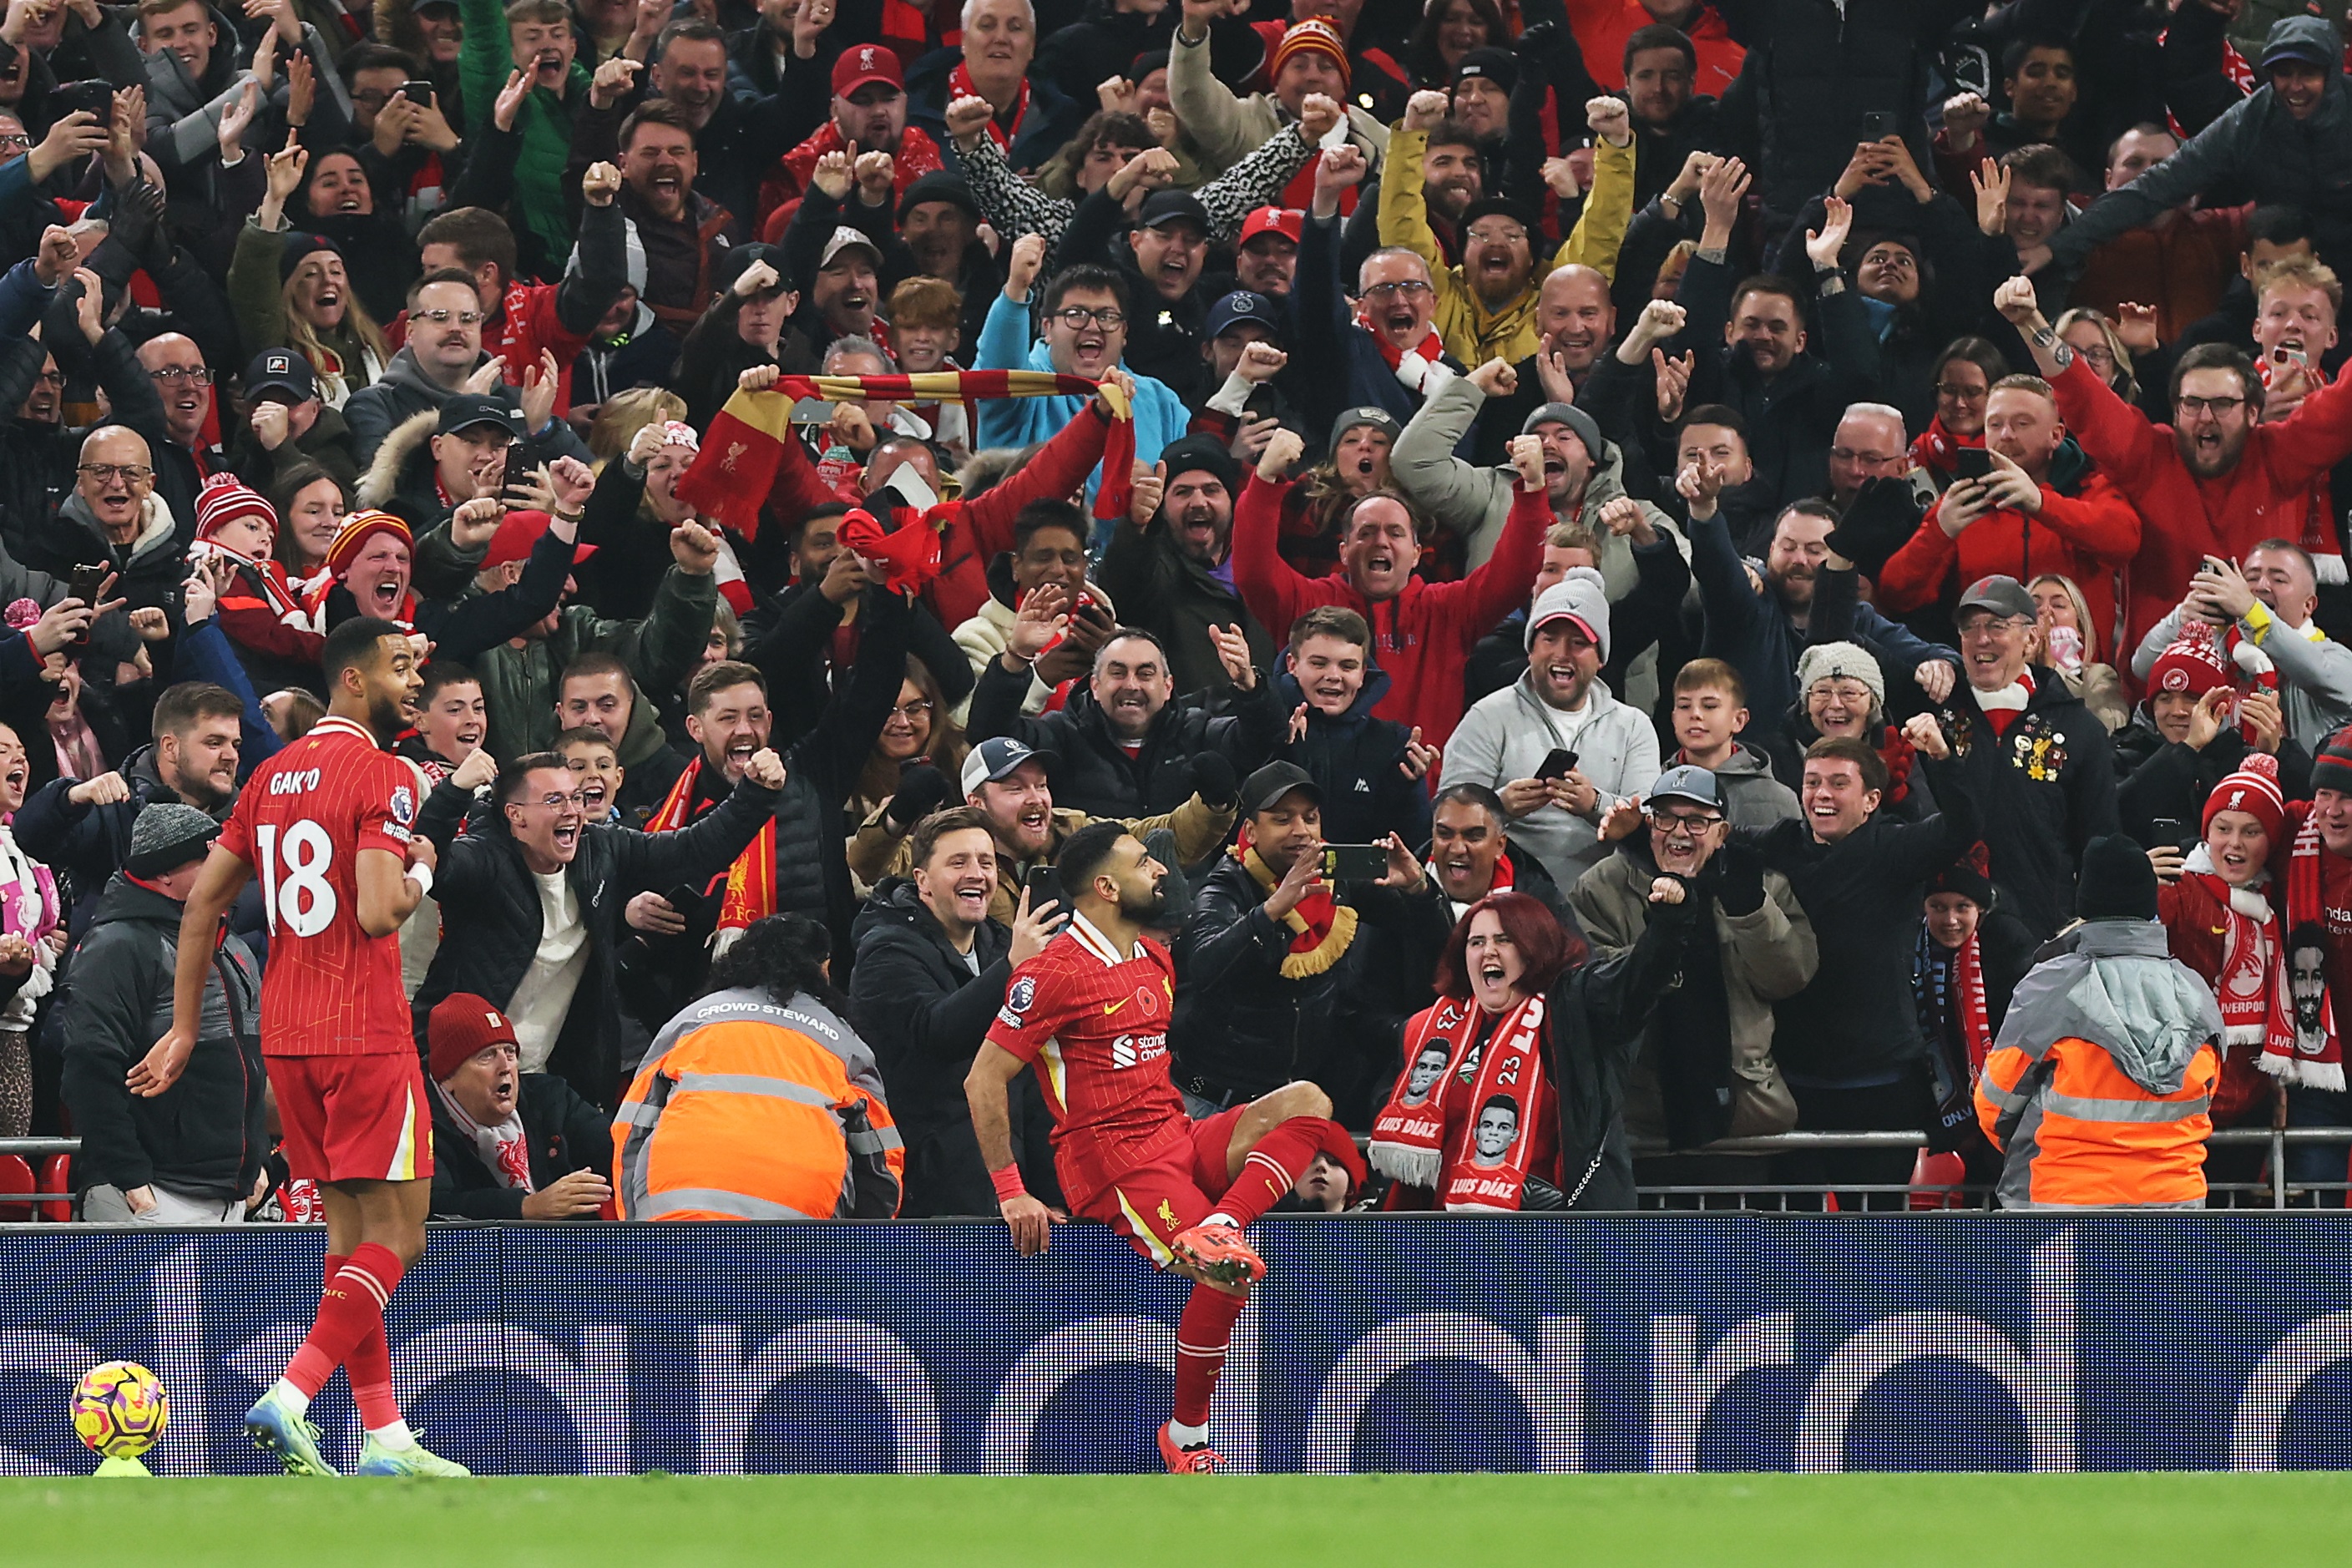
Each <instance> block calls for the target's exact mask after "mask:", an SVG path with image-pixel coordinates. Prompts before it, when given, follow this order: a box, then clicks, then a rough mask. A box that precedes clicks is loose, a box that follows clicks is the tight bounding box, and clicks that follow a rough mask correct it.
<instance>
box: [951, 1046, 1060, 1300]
mask: <svg viewBox="0 0 2352 1568" xmlns="http://www.w3.org/2000/svg"><path fill="white" fill-rule="evenodd" d="M1028 1065H1029V1064H1028V1063H1026V1062H1024V1061H1023V1060H1022V1059H1021V1058H1019V1057H1016V1056H1014V1055H1013V1053H1012V1052H1011V1051H1008V1050H1006V1049H1005V1048H1004V1047H1003V1046H1000V1045H998V1044H997V1043H996V1042H995V1041H993V1040H983V1041H982V1042H981V1046H980V1050H979V1052H978V1053H977V1054H976V1055H975V1056H973V1058H971V1073H970V1074H969V1075H968V1076H966V1078H965V1079H964V1080H963V1097H964V1101H965V1103H966V1104H968V1105H970V1106H971V1130H972V1134H973V1136H974V1137H975V1138H976V1139H978V1141H979V1142H980V1158H981V1163H982V1164H984V1165H986V1166H987V1167H988V1169H989V1173H990V1174H991V1175H992V1176H998V1177H1000V1182H999V1186H998V1196H997V1211H998V1212H999V1213H1001V1214H1002V1215H1004V1223H1005V1224H1006V1225H1007V1226H1010V1227H1011V1228H1012V1231H1013V1247H1014V1248H1015V1249H1016V1250H1018V1251H1019V1252H1020V1254H1021V1255H1022V1256H1023V1257H1024V1258H1031V1257H1034V1256H1035V1255H1036V1254H1038V1253H1040V1252H1043V1251H1045V1243H1046V1239H1047V1236H1048V1234H1049V1231H1050V1227H1051V1224H1052V1220H1053V1213H1052V1211H1051V1210H1049V1209H1047V1208H1046V1206H1045V1205H1044V1204H1042V1203H1040V1202H1038V1201H1037V1200H1036V1199H1035V1198H1034V1197H1032V1196H1030V1195H1029V1194H1027V1193H1025V1192H1023V1191H1021V1190H1019V1184H1020V1180H1021V1173H1020V1170H1019V1168H1018V1167H1017V1166H1016V1165H1015V1164H1014V1163H1013V1113H1012V1110H1011V1108H1010V1105H1009V1103H1008V1099H1007V1093H1006V1091H1007V1090H1008V1089H1010V1087H1011V1085H1012V1083H1013V1079H1014V1078H1015V1077H1016V1076H1017V1075H1019V1073H1020V1072H1021V1071H1022V1069H1023V1068H1026V1067H1027V1066H1028ZM1005 1173H1009V1175H1010V1180H1011V1184H1012V1185H1013V1191H1011V1192H1009V1193H1008V1192H1006V1191H1005V1190H1004V1184H1003V1180H1002V1178H1003V1175H1004V1174H1005Z"/></svg>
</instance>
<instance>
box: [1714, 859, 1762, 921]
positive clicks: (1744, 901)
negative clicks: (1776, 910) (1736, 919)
mask: <svg viewBox="0 0 2352 1568" xmlns="http://www.w3.org/2000/svg"><path fill="white" fill-rule="evenodd" d="M1707 870H1708V871H1709V872H1710V873H1711V874H1712V876H1711V879H1712V880H1713V881H1714V883H1715V903H1716V907H1717V909H1719V910H1722V911H1723V912H1724V913H1725V914H1727V915H1752V914H1754V913H1755V912H1756V911H1757V910H1760V909H1762V908H1763V907H1764V862H1763V860H1762V858H1760V857H1759V856H1758V855H1757V853H1756V852H1755V851H1754V850H1752V849H1745V848H1742V847H1739V846H1738V845H1736V844H1727V845H1725V846H1724V847H1722V848H1720V849H1718V850H1717V851H1716V852H1715V858H1713V859H1712V860H1710V861H1709V862H1708V863H1707Z"/></svg>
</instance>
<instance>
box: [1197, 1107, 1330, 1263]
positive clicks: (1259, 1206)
mask: <svg viewBox="0 0 2352 1568" xmlns="http://www.w3.org/2000/svg"><path fill="white" fill-rule="evenodd" d="M1330 1115H1331V1099H1330V1096H1328V1095H1327V1094H1325V1093H1324V1092H1323V1091H1322V1090H1321V1089H1318V1088H1317V1087H1316V1086H1315V1085H1313V1084H1311V1083H1286V1084H1285V1085H1283V1086H1282V1087H1281V1088H1280V1089H1276V1090H1274V1091H1273V1092H1272V1093H1270V1094H1265V1095H1261V1096H1260V1097H1259V1098H1258V1099H1256V1100H1253V1101H1251V1102H1250V1103H1249V1104H1248V1105H1246V1106H1244V1107H1242V1108H1240V1110H1239V1113H1238V1114H1236V1113H1235V1112H1233V1111H1228V1112H1226V1113H1225V1114H1224V1115H1223V1116H1216V1117H1212V1118H1210V1119H1209V1121H1206V1122H1203V1123H1202V1133H1203V1134H1204V1135H1205V1136H1207V1137H1208V1138H1209V1139H1210V1140H1211V1141H1212V1142H1217V1141H1220V1140H1221V1141H1222V1142H1223V1149H1222V1150H1220V1149H1217V1148H1214V1147H1212V1148H1210V1149H1208V1150H1205V1151H1203V1157H1202V1158H1201V1159H1200V1160H1198V1161H1196V1167H1197V1168H1198V1173H1199V1176H1200V1179H1201V1180H1202V1183H1203V1184H1208V1183H1213V1182H1216V1181H1219V1180H1222V1181H1223V1187H1222V1188H1219V1187H1215V1186H1211V1187H1209V1190H1210V1191H1211V1192H1213V1193H1215V1194H1216V1203H1217V1206H1216V1209H1215V1211H1214V1212H1213V1213H1212V1214H1211V1215H1209V1216H1208V1217H1207V1218H1206V1219H1204V1220H1202V1222H1201V1223H1200V1224H1199V1225H1197V1226H1192V1228H1191V1229H1189V1230H1186V1231H1185V1232H1184V1233H1183V1234H1182V1235H1181V1236H1179V1237H1176V1238H1175V1240H1174V1241H1173V1242H1171V1244H1170V1245H1171V1249H1172V1250H1173V1251H1174V1252H1175V1254H1176V1256H1177V1257H1178V1258H1181V1259H1183V1260H1184V1261H1186V1262H1188V1263H1190V1264H1192V1265H1193V1266H1194V1267H1195V1268H1198V1269H1199V1270H1200V1277H1201V1278H1202V1279H1214V1280H1217V1281H1220V1282H1222V1283H1224V1284H1228V1285H1241V1284H1251V1283H1255V1281H1257V1280H1259V1279H1263V1278H1265V1261H1264V1260H1263V1259H1261V1258H1259V1257H1258V1255H1257V1250H1256V1248H1255V1247H1251V1246H1250V1244H1249V1242H1248V1240H1247V1239H1246V1238H1244V1236H1243V1235H1242V1233H1243V1232H1244V1230H1247V1229H1248V1228H1249V1227H1250V1226H1252V1225H1254V1224H1255V1223H1256V1222H1257V1220H1258V1219H1259V1218H1260V1217H1262V1216H1263V1215H1265V1212H1266V1210H1268V1209H1270V1208H1272V1207H1273V1206H1274V1205H1276V1204H1277V1203H1280V1202H1281V1201H1282V1199H1283V1197H1284V1196H1285V1195H1286V1194H1288V1193H1289V1192H1290V1190H1291V1189H1292V1188H1293V1187H1294V1186H1296V1185H1297V1182H1298V1178H1299V1177H1300V1176H1302V1175H1304V1174H1305V1173H1307V1167H1308V1166H1309V1165H1312V1164H1313V1163H1315V1156H1316V1155H1317V1154H1318V1153H1328V1154H1329V1155H1331V1157H1332V1158H1333V1159H1335V1160H1339V1162H1340V1163H1343V1164H1346V1165H1348V1166H1349V1171H1350V1173H1351V1174H1352V1175H1353V1176H1354V1179H1355V1182H1356V1184H1357V1186H1358V1187H1359V1188H1360V1187H1361V1186H1362V1184H1363V1180H1364V1178H1363V1175H1362V1162H1361V1158H1360V1156H1359V1155H1358V1154H1357V1153H1356V1146H1355V1141H1354V1140H1353V1139H1351V1138H1350V1137H1349V1135H1348V1133H1347V1131H1346V1130H1345V1129H1344V1128H1342V1127H1340V1126H1339V1124H1338V1123H1337V1122H1334V1121H1331V1120H1330ZM1228 1126H1230V1129H1231V1131H1230V1132H1227V1131H1226V1128H1227V1127H1228ZM1220 1167H1222V1168H1220Z"/></svg>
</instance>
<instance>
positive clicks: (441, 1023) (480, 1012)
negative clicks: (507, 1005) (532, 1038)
mask: <svg viewBox="0 0 2352 1568" xmlns="http://www.w3.org/2000/svg"><path fill="white" fill-rule="evenodd" d="M516 1044H519V1042H518V1041H517V1040H516V1039H515V1032H514V1026H513V1025H512V1024H510V1023H509V1022H507V1016H506V1015H505V1014H504V1013H501V1012H499V1010H498V1009H497V1008H496V1007H493V1006H491V1005H490V1000H489V998H488V997H487V996H477V995H475V994H473V993H472V992H470V991H452V992H451V993H449V994H447V995H446V996H444V997H443V998H441V1000H440V1001H438V1002H436V1003H435V1004H434V1005H433V1011H432V1012H431V1013H429V1014H427V1015H426V1016H425V1050H426V1053H427V1054H428V1055H429V1056H430V1057H431V1058H432V1066H433V1079H434V1081H435V1082H436V1083H438V1082H441V1081H442V1080H444V1079H447V1078H448V1077H449V1076H450V1075H451V1074H453V1073H455V1072H456V1071H457V1069H458V1068H461V1067H464V1066H465V1065H466V1064H467V1062H469V1061H472V1060H473V1059H474V1058H475V1057H477V1056H478V1055H479V1054H481V1053H482V1052H483V1051H486V1050H488V1048H489V1047H492V1046H512V1045H516Z"/></svg>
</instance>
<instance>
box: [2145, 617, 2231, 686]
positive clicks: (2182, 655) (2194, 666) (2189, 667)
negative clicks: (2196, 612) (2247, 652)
mask: <svg viewBox="0 0 2352 1568" xmlns="http://www.w3.org/2000/svg"><path fill="white" fill-rule="evenodd" d="M2235 678H2236V672H2235V671H2234V670H2232V669H2231V667H2230V661H2229V660H2228V659H2227V658H2223V657H2222V655H2221V642H2220V640H2219V639H2217V638H2216V637H2214V636H2213V631H2212V628H2211V627H2210V626H2202V625H2200V626H2184V627H2182V628H2181V632H2180V635H2179V637H2175V638H2174V639H2173V640H2172V641H2171V642H2169V643H2168V644H2166V645H2165V648H2164V651H2163V652H2162V653H2160V654H2158V655H2157V656H2156V662H2155V663H2154V664H2152V665H2150V666H2148V670H2147V694H2148V695H2149V696H2150V697H2154V696H2155V695H2156V694H2157V693H2158V692H2159V691H2178V692H2185V693H2187V694H2188V695H2189V696H2191V697H2202V696H2204V695H2205V694H2206V693H2207V692H2209V691H2210V690H2212V689H2214V688H2215V687H2217V686H2227V685H2229V684H2230V683H2231V680H2233V679H2235Z"/></svg>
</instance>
